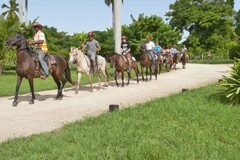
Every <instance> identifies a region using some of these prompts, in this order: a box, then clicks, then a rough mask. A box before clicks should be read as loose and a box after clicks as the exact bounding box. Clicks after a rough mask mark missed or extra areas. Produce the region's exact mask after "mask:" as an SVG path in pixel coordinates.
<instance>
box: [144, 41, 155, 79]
mask: <svg viewBox="0 0 240 160" xmlns="http://www.w3.org/2000/svg"><path fill="white" fill-rule="evenodd" d="M140 47H141V50H142V53H141V56H140V65H141V73H142V80H143V81H145V79H144V75H143V72H144V68H146V70H145V75H146V82H147V81H148V69H149V71H150V80H152V69H154V75H155V79H157V65H156V64H155V65H153V64H152V60H151V57H150V55H149V54H148V51H147V49H146V45H145V44H142V45H141V46H140Z"/></svg>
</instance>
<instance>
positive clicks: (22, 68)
mask: <svg viewBox="0 0 240 160" xmlns="http://www.w3.org/2000/svg"><path fill="white" fill-rule="evenodd" d="M6 45H7V46H8V47H12V46H16V51H17V64H16V72H17V85H16V90H15V97H14V100H13V103H12V105H13V106H17V104H18V91H19V88H20V85H21V82H22V79H23V78H26V79H27V80H28V82H29V85H30V90H31V94H32V98H31V100H30V101H29V104H34V100H35V94H34V83H33V79H34V78H39V77H40V75H41V73H42V72H43V71H42V69H41V67H39V66H40V65H39V61H38V58H37V54H36V53H35V52H33V50H31V49H30V48H29V47H28V44H27V42H26V39H25V37H24V36H23V35H22V34H20V33H18V34H16V35H15V36H13V37H11V38H9V39H8V40H7V41H6ZM47 57H48V58H47V61H48V67H49V68H50V74H51V76H52V77H53V80H54V81H55V83H56V84H57V88H58V91H57V95H56V97H55V99H56V100H57V99H62V97H63V94H62V90H63V88H64V86H65V84H66V82H67V81H68V82H69V83H71V84H72V85H74V82H73V81H72V79H71V72H70V69H69V66H68V63H67V61H66V60H65V59H63V58H62V57H60V56H56V55H54V56H47ZM64 74H65V78H66V79H65V78H64V76H63V75H64Z"/></svg>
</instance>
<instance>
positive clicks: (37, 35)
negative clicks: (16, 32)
mask: <svg viewBox="0 0 240 160" xmlns="http://www.w3.org/2000/svg"><path fill="white" fill-rule="evenodd" d="M39 40H42V41H43V42H46V38H45V34H44V33H43V32H42V31H41V30H39V31H38V32H37V33H35V35H34V41H39ZM35 46H36V47H39V44H35Z"/></svg>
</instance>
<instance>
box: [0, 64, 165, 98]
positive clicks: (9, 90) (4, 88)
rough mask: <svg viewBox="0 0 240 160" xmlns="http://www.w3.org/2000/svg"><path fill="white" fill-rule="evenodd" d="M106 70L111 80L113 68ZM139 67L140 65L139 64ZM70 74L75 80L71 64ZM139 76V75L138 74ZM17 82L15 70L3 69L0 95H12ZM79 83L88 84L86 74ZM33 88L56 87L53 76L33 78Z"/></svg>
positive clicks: (24, 87)
mask: <svg viewBox="0 0 240 160" xmlns="http://www.w3.org/2000/svg"><path fill="white" fill-rule="evenodd" d="M107 68H108V71H109V75H110V80H113V79H114V77H113V72H114V69H113V68H110V66H109V64H108V67H107ZM139 69H140V66H139ZM162 72H166V69H165V68H164V69H163V71H162ZM71 75H72V80H73V81H77V71H76V67H74V66H72V67H71ZM131 76H132V77H135V73H134V71H132V72H131ZM101 77H102V79H101V80H102V81H104V76H103V75H102V74H101ZM125 77H127V73H126V72H125ZM92 78H93V82H98V79H97V77H96V76H93V77H92ZM139 78H141V76H140V75H139ZM16 83H17V74H16V72H15V71H13V70H10V71H5V72H4V73H3V75H1V76H0V97H3V96H12V95H14V93H15V87H16ZM80 84H82V85H85V84H88V79H87V76H86V74H84V75H83V76H82V79H81V82H80ZM71 86H72V85H71V84H70V83H66V86H65V88H66V87H71ZM34 88H35V91H44V90H51V89H56V88H57V85H56V84H55V82H54V81H53V78H52V77H51V76H50V77H49V78H47V79H45V80H41V79H39V78H37V79H34ZM25 93H30V87H29V84H28V81H27V80H26V79H23V81H22V84H21V86H20V90H19V94H25Z"/></svg>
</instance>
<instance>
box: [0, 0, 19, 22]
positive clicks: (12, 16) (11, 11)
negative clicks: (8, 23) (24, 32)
mask: <svg viewBox="0 0 240 160" xmlns="http://www.w3.org/2000/svg"><path fill="white" fill-rule="evenodd" d="M9 4H10V5H9V6H8V5H6V4H3V5H2V9H8V10H7V11H5V12H3V13H2V15H3V16H4V17H5V18H6V19H8V20H16V19H19V18H18V15H17V13H18V4H17V3H16V0H10V1H9Z"/></svg>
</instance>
